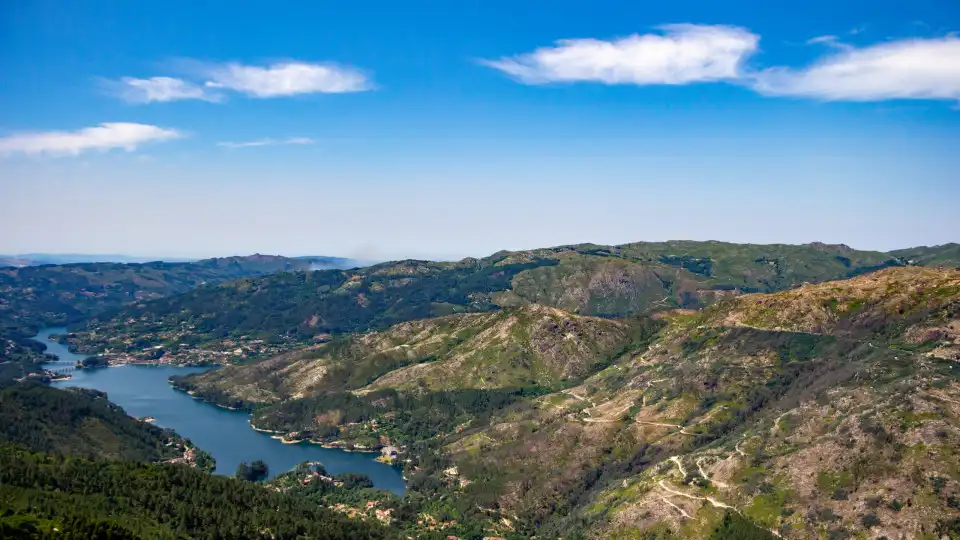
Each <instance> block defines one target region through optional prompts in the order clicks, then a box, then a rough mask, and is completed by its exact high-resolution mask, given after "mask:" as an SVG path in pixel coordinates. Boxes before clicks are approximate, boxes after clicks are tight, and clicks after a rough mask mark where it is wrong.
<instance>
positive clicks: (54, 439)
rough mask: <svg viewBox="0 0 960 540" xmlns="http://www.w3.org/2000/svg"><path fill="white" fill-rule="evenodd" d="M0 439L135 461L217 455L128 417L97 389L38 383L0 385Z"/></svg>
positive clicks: (203, 462)
mask: <svg viewBox="0 0 960 540" xmlns="http://www.w3.org/2000/svg"><path fill="white" fill-rule="evenodd" d="M0 442H2V443H13V444H18V445H21V446H23V447H26V448H29V449H31V450H35V451H41V452H55V453H58V454H63V455H72V456H81V457H88V458H108V459H125V460H136V461H160V460H184V454H185V453H187V451H188V449H189V450H191V452H190V453H191V456H192V459H191V460H190V461H191V463H193V464H195V465H196V466H198V467H200V468H202V469H205V470H212V469H213V465H214V464H213V459H212V458H211V457H210V456H209V455H208V454H206V453H205V452H203V451H201V450H199V449H196V448H193V447H192V445H191V443H190V442H189V441H187V440H183V439H181V438H180V437H179V436H178V435H177V434H176V433H174V432H173V431H171V430H166V429H161V428H159V427H157V426H154V425H153V424H151V423H148V422H141V421H139V420H137V419H135V418H132V417H130V416H128V415H127V414H126V413H125V412H124V411H123V409H121V408H120V407H118V406H117V405H115V404H113V403H111V402H110V401H108V400H107V396H106V394H104V393H102V392H98V391H96V390H86V389H68V390H57V389H54V388H50V387H47V386H44V385H42V384H40V383H35V382H24V383H21V384H17V385H10V386H6V387H4V388H0Z"/></svg>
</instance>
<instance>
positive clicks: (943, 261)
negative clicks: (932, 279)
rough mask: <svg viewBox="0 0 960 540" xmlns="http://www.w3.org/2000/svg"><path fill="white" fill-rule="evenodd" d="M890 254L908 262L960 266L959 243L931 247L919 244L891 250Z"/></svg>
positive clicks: (923, 264)
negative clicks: (913, 246) (918, 245)
mask: <svg viewBox="0 0 960 540" xmlns="http://www.w3.org/2000/svg"><path fill="white" fill-rule="evenodd" d="M890 254H891V255H893V256H895V257H899V258H901V259H903V260H905V261H907V262H908V263H909V264H917V265H920V266H945V267H947V266H952V267H954V268H956V267H960V244H943V245H941V246H933V247H927V246H920V247H915V248H908V249H900V250H897V251H891V252H890Z"/></svg>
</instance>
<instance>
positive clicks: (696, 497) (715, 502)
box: [659, 480, 740, 512]
mask: <svg viewBox="0 0 960 540" xmlns="http://www.w3.org/2000/svg"><path fill="white" fill-rule="evenodd" d="M659 485H660V487H661V488H663V489H665V490H666V491H668V492H670V493H671V494H673V495H676V496H678V497H686V498H688V499H694V500H697V501H707V502H708V503H710V504H712V505H713V506H715V507H717V508H726V509H729V510H733V511H735V512H740V511H739V510H737V507H736V506H730V505H729V504H727V503H723V502H720V501H718V500H716V499H714V498H713V497H700V496H699V495H690V494H689V493H684V492H682V491H677V490H675V489H673V488H671V487H670V486H668V485H667V484H666V483H665V482H664V481H663V480H661V481H660V482H659Z"/></svg>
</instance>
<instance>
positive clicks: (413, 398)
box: [252, 387, 548, 447]
mask: <svg viewBox="0 0 960 540" xmlns="http://www.w3.org/2000/svg"><path fill="white" fill-rule="evenodd" d="M547 392H548V390H546V389H543V388H537V387H523V388H500V389H492V390H477V389H471V388H468V389H460V390H449V391H440V392H423V393H417V392H398V391H396V390H393V389H387V390H379V391H374V392H370V393H366V394H363V395H362V396H356V395H354V394H350V393H322V394H318V395H316V396H311V397H306V398H300V399H293V400H287V401H283V402H281V403H279V404H277V405H272V406H267V407H263V408H260V409H257V410H255V411H254V415H253V419H252V423H253V424H254V425H256V426H257V427H258V428H260V429H269V430H275V431H281V432H298V433H299V434H300V437H302V438H306V439H313V440H319V441H336V440H342V439H345V438H347V439H349V440H350V441H352V442H366V443H367V444H366V445H365V446H367V447H370V446H378V441H379V440H380V438H381V437H384V436H385V437H387V438H388V439H389V440H391V441H393V442H395V443H399V444H409V443H414V442H418V441H424V440H428V439H432V438H438V437H444V436H446V435H450V434H452V433H454V432H455V431H456V430H457V429H458V426H460V427H461V428H462V427H464V426H471V425H476V424H481V425H482V424H485V423H486V422H487V420H489V418H490V415H491V414H493V413H494V412H498V411H501V410H503V409H504V408H506V407H507V406H509V405H511V404H514V403H518V402H524V401H525V400H527V399H529V398H531V397H536V396H540V395H543V394H546V393H547ZM356 424H361V425H360V426H356Z"/></svg>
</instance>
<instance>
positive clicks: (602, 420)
mask: <svg viewBox="0 0 960 540" xmlns="http://www.w3.org/2000/svg"><path fill="white" fill-rule="evenodd" d="M631 406H632V405H627V406H626V407H624V408H623V409H620V410H619V411H618V412H616V413H614V414H613V415H612V416H610V417H607V418H593V417H592V416H591V417H590V418H584V419H583V421H584V422H594V423H600V424H611V423H613V422H619V421H620V416H621V415H622V414H623V413H625V412H627V411H629V410H630V407H631ZM586 412H587V414H592V413H591V412H590V410H589V409H586Z"/></svg>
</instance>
